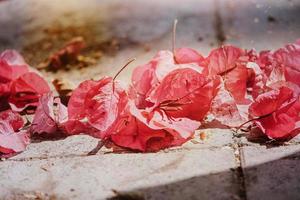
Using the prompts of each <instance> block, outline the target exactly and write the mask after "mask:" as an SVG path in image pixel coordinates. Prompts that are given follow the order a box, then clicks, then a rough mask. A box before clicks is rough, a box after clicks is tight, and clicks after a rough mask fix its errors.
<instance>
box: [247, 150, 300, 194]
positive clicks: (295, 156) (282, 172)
mask: <svg viewBox="0 0 300 200" xmlns="http://www.w3.org/2000/svg"><path fill="white" fill-rule="evenodd" d="M242 152H243V159H242V162H243V164H242V165H243V171H244V176H245V187H246V194H247V199H248V200H254V199H255V200H256V199H257V200H269V199H273V200H285V199H292V200H293V199H295V200H296V199H299V197H300V176H299V170H300V145H299V144H298V145H289V146H280V147H273V148H267V147H266V146H246V147H242Z"/></svg>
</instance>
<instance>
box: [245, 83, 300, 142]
mask: <svg viewBox="0 0 300 200" xmlns="http://www.w3.org/2000/svg"><path fill="white" fill-rule="evenodd" d="M299 112H300V100H299V96H295V94H294V92H293V90H291V89H290V88H288V87H281V88H280V89H277V90H272V91H269V92H266V93H264V94H261V95H259V96H258V97H257V98H256V100H255V102H254V103H252V105H251V106H250V108H249V114H250V116H251V117H252V118H254V119H255V124H257V125H258V127H259V128H260V129H261V130H262V132H263V133H264V134H266V135H267V136H268V137H269V138H272V139H291V138H292V137H294V136H295V135H297V134H298V133H299V130H298V129H299V128H300V126H299V125H300V123H299V122H300V116H299Z"/></svg>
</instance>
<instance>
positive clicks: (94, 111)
mask: <svg viewBox="0 0 300 200" xmlns="http://www.w3.org/2000/svg"><path fill="white" fill-rule="evenodd" d="M127 101H128V96H127V93H126V91H125V90H124V89H123V88H122V87H121V85H120V84H119V83H118V82H116V81H114V80H113V79H112V78H110V77H108V78H103V79H101V80H100V81H99V83H98V84H97V86H95V87H93V88H92V89H91V90H90V91H89V92H88V93H87V95H86V98H85V103H84V108H85V113H86V117H87V120H88V122H89V124H90V125H91V126H93V127H94V128H96V129H97V130H99V131H100V132H101V137H102V138H103V137H106V134H109V130H110V128H111V127H112V126H113V125H114V123H115V121H116V120H117V118H118V116H119V113H120V112H121V111H122V110H123V109H124V108H125V106H126V104H127Z"/></svg>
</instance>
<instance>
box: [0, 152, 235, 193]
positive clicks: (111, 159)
mask: <svg viewBox="0 0 300 200" xmlns="http://www.w3.org/2000/svg"><path fill="white" fill-rule="evenodd" d="M235 167H236V163H235V160H234V156H233V150H232V149H230V148H223V149H220V150H209V149H201V150H191V151H183V152H176V151H175V152H169V153H165V152H161V153H148V154H136V153H130V154H104V155H95V156H88V157H87V156H86V157H80V158H77V157H75V158H61V159H58V158H50V159H47V160H45V159H42V160H38V159H35V160H32V161H26V162H24V161H9V160H8V161H4V162H0V168H1V170H0V177H1V181H0V188H1V193H0V198H1V199H12V198H20V197H22V195H23V197H24V198H25V197H28V196H29V197H31V196H34V195H39V194H43V195H44V196H49V197H56V198H57V199H64V198H66V199H70V198H71V199H83V198H85V199H105V198H108V197H111V196H113V195H114V193H113V190H116V191H120V192H124V191H130V192H133V193H137V192H138V193H141V195H142V196H143V198H145V199H183V198H189V197H190V199H209V198H213V199H232V198H235V197H236V198H238V195H239V194H238V182H237V179H236V178H235V173H234V170H233V171H232V170H230V169H231V168H235ZM154 188H155V189H154ZM216 188H218V190H215V189H216ZM20 199H21V198H20Z"/></svg>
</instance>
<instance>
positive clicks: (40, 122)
mask: <svg viewBox="0 0 300 200" xmlns="http://www.w3.org/2000/svg"><path fill="white" fill-rule="evenodd" d="M67 118H68V113H67V108H66V107H65V106H64V105H63V104H62V103H61V102H60V99H59V98H55V97H54V96H53V93H51V92H50V93H46V94H44V95H43V96H42V97H41V98H40V100H39V104H38V107H37V109H36V112H35V115H34V119H33V121H32V124H31V127H30V130H29V132H30V133H31V135H32V136H38V137H41V138H55V137H60V136H65V134H64V132H63V130H62V128H61V124H62V123H64V122H65V121H67Z"/></svg>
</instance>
